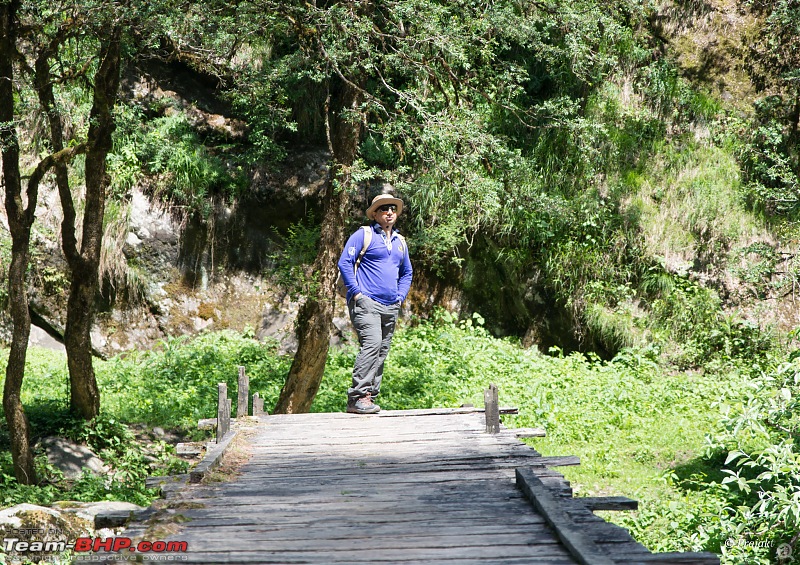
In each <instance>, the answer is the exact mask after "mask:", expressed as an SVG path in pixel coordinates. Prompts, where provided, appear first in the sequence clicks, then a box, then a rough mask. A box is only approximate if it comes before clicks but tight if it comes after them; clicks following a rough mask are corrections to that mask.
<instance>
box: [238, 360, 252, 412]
mask: <svg viewBox="0 0 800 565" xmlns="http://www.w3.org/2000/svg"><path fill="white" fill-rule="evenodd" d="M249 398H250V377H248V376H247V375H246V374H245V373H244V367H242V366H239V398H238V399H237V402H236V417H237V418H244V417H245V416H247V400H248V399H249Z"/></svg>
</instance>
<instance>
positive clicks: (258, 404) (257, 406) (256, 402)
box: [253, 392, 268, 416]
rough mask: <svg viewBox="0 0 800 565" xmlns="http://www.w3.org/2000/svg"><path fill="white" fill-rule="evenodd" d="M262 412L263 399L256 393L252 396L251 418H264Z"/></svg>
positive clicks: (264, 414)
mask: <svg viewBox="0 0 800 565" xmlns="http://www.w3.org/2000/svg"><path fill="white" fill-rule="evenodd" d="M266 415H268V414H266V413H265V412H264V399H263V398H261V396H260V395H259V394H258V393H257V392H256V393H255V394H253V416H266Z"/></svg>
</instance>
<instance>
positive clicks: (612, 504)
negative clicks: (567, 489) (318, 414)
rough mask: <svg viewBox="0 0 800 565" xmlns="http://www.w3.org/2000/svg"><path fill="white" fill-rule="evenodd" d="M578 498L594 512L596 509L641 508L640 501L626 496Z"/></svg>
mask: <svg viewBox="0 0 800 565" xmlns="http://www.w3.org/2000/svg"><path fill="white" fill-rule="evenodd" d="M578 500H579V501H580V502H581V503H582V504H584V505H585V506H586V507H587V508H588V509H589V510H591V511H592V512H594V511H596V510H638V509H639V501H638V500H633V499H632V498H628V497H626V496H585V497H581V498H579V499H578Z"/></svg>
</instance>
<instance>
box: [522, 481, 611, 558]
mask: <svg viewBox="0 0 800 565" xmlns="http://www.w3.org/2000/svg"><path fill="white" fill-rule="evenodd" d="M517 486H519V488H520V489H521V490H522V491H523V492H524V493H525V495H526V496H527V497H528V499H529V500H530V501H531V503H532V504H533V506H534V507H535V508H536V510H537V511H538V512H539V513H540V514H541V515H542V516H543V517H544V519H545V520H546V521H547V523H548V524H550V526H551V527H552V528H553V529H554V530H555V532H556V534H557V535H558V537H559V539H560V540H561V541H562V542H563V543H564V545H566V546H567V548H568V549H569V550H570V553H572V556H573V557H575V558H576V559H577V560H578V562H579V563H582V564H583V565H614V561H613V560H612V559H611V558H610V557H609V556H608V555H607V554H606V553H604V552H603V551H601V550H600V548H598V547H597V545H595V543H594V541H593V540H592V539H590V538H589V537H588V536H586V535H584V534H583V533H582V532H581V531H580V530H578V529H577V528H575V526H574V525H573V524H571V521H570V520H569V518H568V517H567V515H566V513H565V512H564V511H563V510H562V509H561V507H560V505H559V500H558V499H556V498H555V497H553V495H552V494H551V493H550V491H549V490H548V489H547V487H545V486H544V484H543V483H542V482H541V481H540V480H539V479H538V478H537V477H536V475H534V474H533V472H531V470H530V469H524V468H520V469H517Z"/></svg>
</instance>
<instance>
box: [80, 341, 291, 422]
mask: <svg viewBox="0 0 800 565" xmlns="http://www.w3.org/2000/svg"><path fill="white" fill-rule="evenodd" d="M275 350H276V345H275V344H273V343H266V344H262V343H260V342H258V341H256V340H254V339H252V338H245V337H242V336H240V335H238V334H235V333H233V332H219V333H209V334H203V335H201V336H199V337H198V338H195V339H193V340H189V339H188V338H185V337H181V338H170V339H167V340H165V341H163V342H162V344H161V346H160V347H158V348H156V349H154V350H151V351H146V352H137V353H135V354H133V355H130V356H126V357H125V358H120V357H116V358H113V359H111V360H109V361H108V362H103V363H98V365H97V367H96V371H97V380H98V384H99V386H100V387H101V390H103V396H102V402H103V404H102V407H101V408H102V410H103V412H104V413H108V414H113V415H114V416H115V417H116V418H119V419H121V420H122V421H125V422H142V423H146V424H148V425H152V426H166V427H170V428H180V429H184V430H186V431H189V430H192V429H194V428H195V427H196V425H197V421H198V420H199V419H201V418H209V417H212V416H213V415H214V414H216V405H217V383H220V382H225V383H227V384H228V391H229V392H230V394H231V396H232V397H235V395H236V390H237V384H238V383H237V379H238V369H237V367H238V366H239V365H244V366H246V367H247V371H248V374H249V375H250V387H251V389H252V390H253V391H256V390H258V391H260V392H261V397H262V398H264V399H265V405H267V406H268V405H269V404H270V403H271V402H273V401H275V400H276V399H277V396H278V393H279V392H280V387H281V386H282V384H283V381H282V379H283V377H284V372H285V371H286V370H287V369H288V366H289V363H290V360H289V359H286V358H281V357H278V356H277V355H276V354H275Z"/></svg>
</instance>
